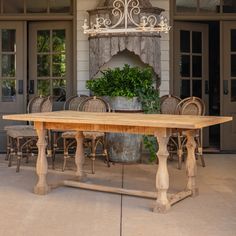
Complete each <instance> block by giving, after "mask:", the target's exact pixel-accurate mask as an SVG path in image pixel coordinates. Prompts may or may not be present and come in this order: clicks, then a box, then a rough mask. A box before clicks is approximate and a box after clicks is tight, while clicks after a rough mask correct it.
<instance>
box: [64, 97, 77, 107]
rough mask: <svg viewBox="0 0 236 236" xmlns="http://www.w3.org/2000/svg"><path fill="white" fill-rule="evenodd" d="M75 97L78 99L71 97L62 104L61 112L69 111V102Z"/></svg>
mask: <svg viewBox="0 0 236 236" xmlns="http://www.w3.org/2000/svg"><path fill="white" fill-rule="evenodd" d="M76 97H78V95H75V96H71V97H69V98H67V99H66V101H65V102H64V104H63V110H69V104H70V101H71V100H72V99H73V98H76Z"/></svg>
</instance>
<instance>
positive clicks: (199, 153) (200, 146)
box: [197, 129, 206, 167]
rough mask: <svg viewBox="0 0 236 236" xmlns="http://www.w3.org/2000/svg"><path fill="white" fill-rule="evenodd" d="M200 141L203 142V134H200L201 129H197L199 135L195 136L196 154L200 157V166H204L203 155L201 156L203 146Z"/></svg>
mask: <svg viewBox="0 0 236 236" xmlns="http://www.w3.org/2000/svg"><path fill="white" fill-rule="evenodd" d="M202 143H203V134H202V129H200V130H199V136H198V138H197V151H198V155H199V156H200V158H201V162H202V167H205V166H206V163H205V160H204V157H203V148H202Z"/></svg>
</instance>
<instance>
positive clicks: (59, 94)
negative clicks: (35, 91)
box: [52, 79, 66, 101]
mask: <svg viewBox="0 0 236 236" xmlns="http://www.w3.org/2000/svg"><path fill="white" fill-rule="evenodd" d="M52 87H53V98H54V100H55V101H65V100H66V80H64V79H56V80H53V82H52Z"/></svg>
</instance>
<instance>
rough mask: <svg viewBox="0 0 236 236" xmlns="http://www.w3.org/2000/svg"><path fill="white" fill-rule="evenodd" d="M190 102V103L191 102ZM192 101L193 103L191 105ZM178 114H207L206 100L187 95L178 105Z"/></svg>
mask: <svg viewBox="0 0 236 236" xmlns="http://www.w3.org/2000/svg"><path fill="white" fill-rule="evenodd" d="M189 102H190V103H189ZM191 102H192V105H191ZM175 113H176V114H182V115H183V113H185V115H188V113H189V115H202V116H203V115H205V104H204V101H203V100H202V99H201V98H199V97H187V98H185V99H183V100H182V101H180V102H179V104H178V105H177V107H176V112H175Z"/></svg>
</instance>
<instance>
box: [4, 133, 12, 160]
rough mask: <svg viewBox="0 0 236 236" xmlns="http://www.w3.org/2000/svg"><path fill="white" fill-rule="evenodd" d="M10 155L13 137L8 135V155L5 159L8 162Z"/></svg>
mask: <svg viewBox="0 0 236 236" xmlns="http://www.w3.org/2000/svg"><path fill="white" fill-rule="evenodd" d="M10 153H11V137H9V136H8V135H7V154H6V157H5V160H6V161H7V160H9V156H10Z"/></svg>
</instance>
